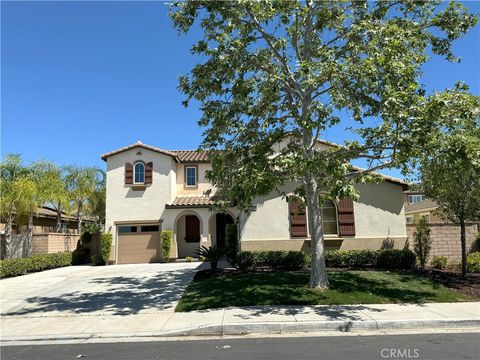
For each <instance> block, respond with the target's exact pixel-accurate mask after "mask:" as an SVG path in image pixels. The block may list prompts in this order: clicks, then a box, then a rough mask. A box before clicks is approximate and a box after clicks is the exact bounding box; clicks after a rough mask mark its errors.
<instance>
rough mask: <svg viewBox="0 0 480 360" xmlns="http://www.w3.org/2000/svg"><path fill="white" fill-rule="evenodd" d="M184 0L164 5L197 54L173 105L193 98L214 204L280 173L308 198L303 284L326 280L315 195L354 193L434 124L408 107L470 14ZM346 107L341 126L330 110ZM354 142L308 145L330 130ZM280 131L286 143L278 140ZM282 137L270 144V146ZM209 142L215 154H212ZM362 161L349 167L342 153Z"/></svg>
mask: <svg viewBox="0 0 480 360" xmlns="http://www.w3.org/2000/svg"><path fill="white" fill-rule="evenodd" d="M438 4H439V2H438V1H428V2H426V1H395V2H393V1H392V2H387V1H377V2H368V1H353V2H339V1H318V2H314V1H311V0H310V1H306V2H300V1H241V2H233V1H187V2H177V3H174V4H173V5H172V7H171V18H172V20H173V24H174V26H175V27H176V28H177V29H178V30H179V31H180V32H188V31H189V29H190V28H191V27H192V26H193V24H194V23H195V22H197V24H198V25H199V26H200V28H201V30H202V32H203V37H202V38H201V39H199V40H198V41H197V42H196V43H195V44H194V45H193V47H192V53H193V54H196V55H199V58H200V59H201V61H202V62H200V63H199V64H197V65H196V66H195V67H194V68H193V69H192V71H191V72H190V74H188V75H185V76H182V77H181V78H180V85H179V87H180V90H181V91H182V92H183V93H185V94H186V96H187V99H186V100H185V102H184V104H185V105H188V103H189V102H190V101H191V100H194V101H197V102H199V103H200V108H201V110H202V113H203V115H202V117H201V119H200V121H199V124H200V125H201V126H203V127H205V132H204V134H205V135H204V140H203V143H202V147H203V148H204V149H205V150H207V151H209V152H210V154H211V158H212V171H211V172H209V173H208V177H209V179H210V181H211V182H212V183H213V185H215V186H217V187H218V188H219V189H220V191H219V192H218V193H217V194H216V196H217V198H218V199H219V202H221V203H224V204H225V203H234V204H236V205H238V207H239V208H240V209H242V210H244V211H248V208H249V206H250V205H251V203H252V201H253V199H254V198H255V197H257V196H261V195H266V194H269V193H271V192H272V191H278V192H279V193H283V191H284V185H285V184H286V183H287V182H293V183H294V184H298V188H297V189H296V192H297V193H298V194H299V195H301V196H303V197H304V198H305V200H306V204H307V207H308V210H309V211H308V217H309V219H308V220H309V227H310V235H311V239H312V271H311V277H310V286H311V287H319V288H326V287H328V279H327V274H326V268H325V260H324V244H323V228H322V221H321V210H320V205H321V202H322V201H323V200H322V198H330V199H337V198H342V197H345V196H351V197H356V196H358V194H357V193H356V191H355V188H354V184H355V183H356V182H364V181H367V180H371V179H372V176H368V174H370V173H371V172H372V171H374V170H376V169H380V168H384V167H391V166H399V167H404V166H405V163H406V162H407V160H408V159H409V158H410V157H411V156H412V155H414V154H415V153H416V152H418V153H419V152H421V148H420V146H419V145H421V143H422V139H423V138H424V137H425V136H426V135H427V134H428V131H429V130H430V127H431V126H433V125H434V124H432V123H429V122H425V120H424V118H423V117H422V116H420V114H421V113H422V110H423V109H424V107H425V105H426V102H427V100H428V99H426V98H425V96H424V95H425V90H424V88H423V86H422V84H420V83H419V78H420V75H421V69H422V66H423V65H424V64H425V63H426V62H427V61H428V59H429V56H428V55H427V49H429V48H430V49H431V50H432V52H433V53H434V54H436V55H440V56H443V57H445V58H446V59H447V60H449V61H456V60H457V59H456V58H455V56H454V54H453V53H452V51H451V44H452V42H453V41H454V40H455V39H457V38H460V37H462V36H463V35H464V34H465V33H466V32H467V31H468V30H469V29H470V28H471V27H472V26H474V25H475V24H476V22H477V17H476V16H475V15H473V14H470V13H468V11H467V9H466V8H465V7H464V6H462V5H461V4H459V3H458V2H455V1H452V2H450V3H449V4H448V5H447V6H446V7H445V8H443V9H438V8H437V5H438ZM340 113H343V114H345V116H344V117H343V118H347V117H348V116H350V117H351V118H352V119H353V120H354V121H355V122H356V124H355V125H354V126H352V123H351V122H350V121H348V122H346V123H343V122H342V119H341V118H340V117H339V114H340ZM333 126H337V127H338V126H341V127H342V128H343V129H345V131H349V130H351V131H352V132H353V133H354V135H355V136H352V138H357V139H360V140H358V141H349V142H346V143H345V144H344V145H345V146H342V147H331V148H328V149H324V150H325V151H317V150H318V142H317V139H318V138H319V137H321V136H322V135H324V134H325V132H326V131H327V130H328V129H329V128H331V127H333ZM287 135H288V141H287V142H284V141H285V139H286V136H287ZM282 142H283V145H284V146H280V147H279V146H277V145H278V144H282ZM218 150H221V151H218ZM356 159H367V160H368V161H369V168H368V169H365V170H359V169H355V168H352V167H351V166H350V165H349V162H350V161H351V160H356Z"/></svg>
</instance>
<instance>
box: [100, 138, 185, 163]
mask: <svg viewBox="0 0 480 360" xmlns="http://www.w3.org/2000/svg"><path fill="white" fill-rule="evenodd" d="M136 147H141V148H144V149H148V150H151V151H155V152H158V153H160V154H164V155H168V156H172V157H173V158H175V160H177V156H176V154H175V153H174V152H172V151H170V150H164V149H160V148H157V147H155V146H151V145H147V144H144V143H142V142H141V141H137V142H136V143H135V144H132V145H128V146H124V147H122V148H120V149H117V150H113V151H110V152H107V153H105V154H103V155H102V156H101V159H102V160H104V161H106V160H107V158H108V157H109V156H112V155H116V154H119V153H122V152H124V151H128V150H131V149H134V148H136Z"/></svg>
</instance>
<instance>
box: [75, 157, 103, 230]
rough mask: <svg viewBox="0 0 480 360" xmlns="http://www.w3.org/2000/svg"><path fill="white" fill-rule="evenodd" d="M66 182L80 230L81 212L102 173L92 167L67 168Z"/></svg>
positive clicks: (97, 184)
mask: <svg viewBox="0 0 480 360" xmlns="http://www.w3.org/2000/svg"><path fill="white" fill-rule="evenodd" d="M66 170H67V175H66V180H67V184H68V189H69V192H70V196H71V200H72V203H73V205H74V206H75V208H76V210H77V228H78V232H79V233H80V232H81V230H82V221H83V211H84V207H85V206H86V204H87V202H88V200H89V198H90V197H91V196H92V194H93V193H95V191H97V190H98V187H99V184H101V183H102V181H103V180H102V178H103V177H102V171H101V170H100V169H97V168H94V167H78V166H68V167H67V168H66Z"/></svg>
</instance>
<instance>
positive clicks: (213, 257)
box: [196, 246, 223, 274]
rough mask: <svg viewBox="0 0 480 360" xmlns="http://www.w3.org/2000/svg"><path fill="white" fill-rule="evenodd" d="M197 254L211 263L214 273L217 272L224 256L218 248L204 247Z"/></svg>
mask: <svg viewBox="0 0 480 360" xmlns="http://www.w3.org/2000/svg"><path fill="white" fill-rule="evenodd" d="M196 253H197V254H198V255H199V256H203V257H204V258H205V260H206V261H209V262H210V268H211V269H212V273H213V274H214V273H216V272H217V266H218V260H220V258H221V257H222V256H223V251H222V250H221V249H219V248H217V247H216V246H210V247H206V246H202V247H200V248H199V249H197V251H196Z"/></svg>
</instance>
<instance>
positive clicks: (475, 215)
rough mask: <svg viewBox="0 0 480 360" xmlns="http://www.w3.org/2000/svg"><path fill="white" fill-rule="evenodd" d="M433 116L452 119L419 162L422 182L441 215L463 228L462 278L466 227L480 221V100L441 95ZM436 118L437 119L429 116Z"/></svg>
mask: <svg viewBox="0 0 480 360" xmlns="http://www.w3.org/2000/svg"><path fill="white" fill-rule="evenodd" d="M431 104H433V105H434V106H432V107H433V109H427V110H428V111H432V112H433V113H437V114H442V116H443V117H446V118H448V119H449V121H448V122H447V123H446V129H442V131H438V132H437V133H434V134H431V135H430V136H429V139H428V143H427V144H426V145H427V146H426V149H427V151H425V153H424V154H423V156H421V158H420V166H419V174H420V176H419V181H420V182H421V184H422V185H423V189H424V191H425V194H426V195H427V197H429V198H430V199H432V200H435V202H436V203H437V204H438V206H439V208H438V211H439V213H440V215H441V216H442V217H443V218H445V219H446V220H448V221H450V222H452V223H454V224H458V225H459V226H460V228H461V231H460V239H461V247H462V274H463V275H464V276H465V275H466V273H467V249H466V235H465V223H466V222H478V221H480V191H479V189H480V97H478V96H473V95H469V94H467V93H465V92H464V93H461V94H458V93H457V94H456V99H454V100H452V93H451V92H446V93H440V94H436V95H435V96H434V101H432V102H431ZM429 116H432V117H433V116H434V115H429Z"/></svg>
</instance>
